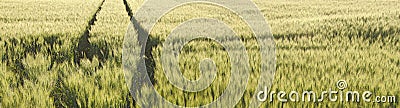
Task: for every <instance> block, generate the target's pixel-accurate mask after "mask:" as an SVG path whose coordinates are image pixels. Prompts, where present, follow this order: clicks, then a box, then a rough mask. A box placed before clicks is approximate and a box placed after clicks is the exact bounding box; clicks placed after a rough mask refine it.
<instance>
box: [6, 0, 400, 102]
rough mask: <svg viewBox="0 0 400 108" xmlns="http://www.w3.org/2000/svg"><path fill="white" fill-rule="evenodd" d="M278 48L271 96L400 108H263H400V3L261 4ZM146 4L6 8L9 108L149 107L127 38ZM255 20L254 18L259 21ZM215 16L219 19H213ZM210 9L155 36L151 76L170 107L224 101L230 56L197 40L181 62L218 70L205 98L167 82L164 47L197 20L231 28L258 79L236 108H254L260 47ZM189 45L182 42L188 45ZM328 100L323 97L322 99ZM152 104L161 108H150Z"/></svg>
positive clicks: (187, 15)
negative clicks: (126, 50) (131, 66)
mask: <svg viewBox="0 0 400 108" xmlns="http://www.w3.org/2000/svg"><path fill="white" fill-rule="evenodd" d="M253 2H254V3H255V4H256V5H257V7H258V8H259V9H260V10H261V12H262V14H263V15H264V17H265V20H266V21H267V22H268V24H269V26H270V28H271V31H272V34H273V37H274V40H275V43H276V72H275V77H274V81H273V85H272V87H271V90H274V91H286V92H287V93H289V92H290V91H293V90H294V91H305V90H312V91H325V90H328V89H329V88H332V89H334V90H337V87H336V82H337V81H338V80H345V81H347V84H348V87H347V88H346V89H345V90H346V91H347V90H353V91H367V90H368V91H371V92H372V93H373V94H372V97H376V96H395V97H396V99H397V100H396V101H395V102H386V103H382V102H381V103H377V102H362V101H361V102H345V101H343V102H330V101H328V100H324V101H322V102H279V101H272V102H269V101H266V102H263V104H262V105H261V106H260V107H289V108H292V107H393V108H396V107H400V105H399V103H398V102H399V100H400V80H399V79H400V42H399V41H400V8H399V7H400V1H398V0H329V1H326V0H305V1H298V0H253ZM143 3H144V0H0V46H1V47H0V57H1V62H0V107H1V108H3V107H4V108H9V107H11V108H14V107H39V108H46V107H85V108H86V107H140V106H138V105H137V104H136V102H135V100H134V99H133V98H132V96H131V94H130V92H129V88H128V86H127V83H126V82H125V76H124V71H123V63H122V61H123V60H122V52H123V42H124V36H125V34H126V32H127V30H128V25H129V24H130V19H131V17H134V14H135V12H136V10H138V8H140V6H141V5H142V4H143ZM249 12H251V11H249ZM210 13H212V14H210ZM232 14H234V13H232V12H230V11H229V10H226V9H224V8H220V7H215V6H210V5H206V4H197V5H185V6H181V7H179V8H177V9H175V10H173V11H171V12H168V13H166V14H165V16H163V17H162V18H161V19H160V20H159V21H158V22H157V24H156V25H155V26H154V28H153V30H152V31H151V32H150V36H149V40H147V42H148V46H149V47H147V48H146V49H147V50H146V51H147V52H146V67H147V68H148V71H149V72H148V73H149V76H150V77H151V79H152V83H153V84H154V87H155V89H156V90H157V91H158V93H159V94H160V95H161V96H163V97H164V98H165V99H166V100H168V101H169V102H171V103H173V104H176V105H180V106H186V107H196V106H201V105H207V104H208V103H210V102H213V101H215V100H216V99H218V97H219V96H220V95H221V94H222V93H223V92H224V89H225V88H226V87H227V85H228V81H227V80H226V79H229V77H230V70H231V68H230V66H231V65H230V60H229V56H228V53H227V52H226V51H225V49H224V48H223V47H222V46H221V45H219V44H218V43H217V42H215V41H212V40H209V39H197V40H194V41H191V42H189V43H188V44H186V45H185V46H184V47H183V50H182V51H181V52H180V55H181V56H179V58H180V59H179V60H180V62H179V67H180V69H181V70H182V74H183V75H184V76H185V77H186V78H188V79H192V80H195V79H197V78H199V77H200V76H199V75H200V71H199V67H198V65H199V62H200V60H202V59H204V58H210V59H211V60H213V61H214V62H215V64H216V68H217V69H218V72H217V76H216V78H215V80H214V82H213V83H212V84H211V86H210V87H209V88H207V89H205V90H203V91H200V92H186V91H182V90H180V89H178V88H175V87H174V86H173V85H172V84H170V83H169V82H168V80H167V79H166V77H165V76H164V74H163V69H162V68H163V67H162V64H161V61H160V56H161V55H160V54H161V52H162V42H163V41H165V38H166V37H167V36H168V34H169V33H170V32H171V30H172V29H173V28H174V27H176V26H177V25H179V24H181V23H182V22H184V21H187V20H189V19H192V18H195V17H199V16H202V17H207V18H215V19H219V20H222V21H224V22H226V23H227V25H229V26H230V27H232V28H233V30H234V31H236V33H238V34H239V35H240V37H241V38H242V40H244V41H245V47H246V49H247V53H248V55H249V59H250V61H251V62H249V63H250V70H251V72H250V79H249V82H248V83H247V88H246V91H245V93H244V95H243V96H242V97H241V99H240V101H239V102H238V103H237V105H236V107H248V106H249V102H250V98H251V97H252V96H253V95H254V94H256V93H255V92H254V91H255V89H256V86H257V80H258V77H257V76H258V75H259V74H260V67H259V65H258V64H260V62H261V61H260V56H261V55H260V54H259V46H258V45H257V41H256V40H255V39H254V38H252V37H251V35H252V34H251V31H250V29H249V28H247V27H246V24H245V23H244V22H243V21H241V20H240V18H239V17H237V16H235V15H232ZM178 41H179V40H178ZM317 97H318V98H319V95H318V96H317ZM150 104H151V103H150Z"/></svg>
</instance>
